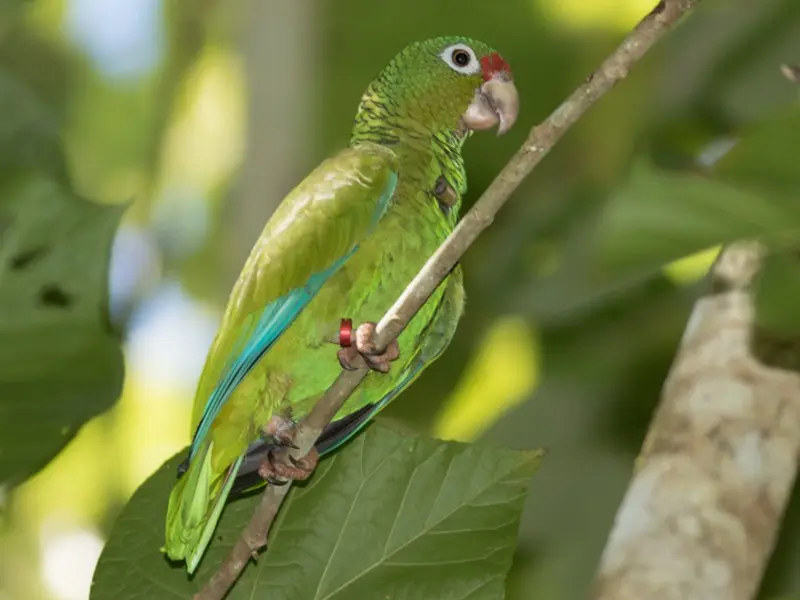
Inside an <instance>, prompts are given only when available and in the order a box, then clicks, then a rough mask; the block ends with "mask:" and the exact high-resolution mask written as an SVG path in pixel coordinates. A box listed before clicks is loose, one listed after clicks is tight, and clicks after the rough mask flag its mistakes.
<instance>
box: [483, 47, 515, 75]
mask: <svg viewBox="0 0 800 600" xmlns="http://www.w3.org/2000/svg"><path fill="white" fill-rule="evenodd" d="M481 70H482V71H483V78H484V79H485V80H486V81H489V80H490V79H491V78H492V77H493V76H494V75H495V73H503V72H505V73H511V67H509V66H508V63H507V62H506V61H505V60H504V59H503V57H502V56H500V55H499V54H498V53H497V52H492V53H491V54H487V55H486V56H484V57H482V58H481Z"/></svg>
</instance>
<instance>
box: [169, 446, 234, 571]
mask: <svg viewBox="0 0 800 600" xmlns="http://www.w3.org/2000/svg"><path fill="white" fill-rule="evenodd" d="M213 447H214V442H212V441H208V442H206V443H205V444H204V445H203V446H202V447H201V448H200V449H199V450H198V452H197V453H196V454H195V455H194V457H193V458H192V461H191V464H190V465H189V469H188V470H187V472H186V473H185V474H184V475H183V477H181V478H180V479H179V480H178V482H177V483H176V484H175V487H174V488H173V490H172V493H171V494H170V496H169V507H168V508H167V530H166V541H165V544H164V548H162V551H163V552H165V553H166V555H167V557H169V558H170V559H171V560H185V561H186V570H187V571H188V572H189V574H190V575H191V574H192V573H194V570H195V569H196V568H197V565H198V563H199V562H200V559H201V558H202V556H203V553H204V552H205V550H206V547H207V546H208V543H209V542H210V541H211V536H212V535H213V533H214V529H215V528H216V526H217V521H219V517H220V515H221V514H222V508H223V507H224V506H225V500H226V498H227V497H228V494H229V493H230V491H231V486H233V482H234V481H235V480H236V474H237V473H238V471H239V467H240V466H241V464H242V461H243V460H244V458H245V454H242V455H241V456H240V457H239V458H237V459H236V461H234V463H233V464H232V465H231V466H230V467H228V469H227V471H225V472H224V473H223V474H220V475H216V476H215V474H214V472H213V469H212V466H211V451H212V449H213Z"/></svg>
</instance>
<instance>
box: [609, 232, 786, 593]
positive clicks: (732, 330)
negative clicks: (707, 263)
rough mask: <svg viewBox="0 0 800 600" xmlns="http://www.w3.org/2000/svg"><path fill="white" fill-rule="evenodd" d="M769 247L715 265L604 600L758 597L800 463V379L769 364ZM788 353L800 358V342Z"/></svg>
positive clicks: (617, 530)
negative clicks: (758, 300) (760, 317)
mask: <svg viewBox="0 0 800 600" xmlns="http://www.w3.org/2000/svg"><path fill="white" fill-rule="evenodd" d="M763 252H764V251H763V249H762V248H761V246H760V245H758V244H756V243H738V244H734V245H732V246H730V247H729V248H727V249H726V250H725V251H724V252H723V253H722V254H721V256H720V258H719V259H718V260H717V262H716V263H715V265H714V267H713V268H712V272H711V278H712V288H713V289H712V292H711V293H709V295H707V296H706V297H704V298H702V299H701V300H699V301H698V302H697V304H696V305H695V307H694V311H693V313H692V315H691V317H690V319H689V323H688V325H687V327H686V331H685V333H684V337H683V341H682V343H681V348H680V350H679V351H678V354H677V356H676V358H675V362H674V364H673V367H672V371H671V373H670V374H669V376H668V378H667V380H666V382H665V384H664V389H663V392H662V398H661V405H660V406H659V408H658V410H657V412H656V414H655V416H654V418H653V422H652V424H651V426H650V432H649V433H648V435H647V438H646V440H645V443H644V446H643V448H642V452H641V455H640V456H639V458H638V460H637V464H636V473H635V475H634V477H633V479H632V481H631V484H630V486H629V488H628V492H627V494H626V496H625V498H624V500H623V502H622V505H621V506H620V508H619V511H618V512H617V517H616V521H615V524H614V528H613V530H612V532H611V535H610V537H609V539H608V542H607V545H606V548H605V551H604V553H603V557H602V559H601V563H600V568H599V571H598V574H597V577H596V580H595V587H594V594H593V598H594V599H595V600H612V599H613V600H629V599H630V600H633V599H636V600H638V599H640V598H648V599H652V600H678V599H680V600H749V599H751V598H754V597H755V594H756V592H757V591H758V586H759V583H760V581H761V577H762V575H763V572H764V568H765V566H766V563H767V560H768V558H769V556H770V554H771V552H772V548H773V545H774V542H775V538H776V534H777V531H778V527H779V523H780V519H781V515H782V514H783V512H784V509H785V507H786V503H787V502H788V497H789V493H790V491H791V489H792V484H793V482H794V478H795V473H796V471H797V466H798V464H797V463H798V457H800V373H798V372H797V371H794V370H792V369H790V368H788V367H783V368H781V367H778V368H772V367H769V366H767V365H766V364H764V363H765V362H773V361H772V360H770V359H768V358H767V354H766V352H764V351H765V350H767V351H768V350H769V346H770V345H772V343H771V342H770V340H769V339H768V338H767V336H765V335H763V334H762V333H761V332H760V329H759V328H758V327H757V325H756V321H755V317H756V314H755V309H754V298H753V289H752V287H753V283H754V279H755V277H756V275H757V273H758V270H759V268H760V265H761V261H762V258H763ZM780 350H781V352H782V353H783V354H784V355H785V354H786V353H787V351H788V352H789V353H792V354H793V355H794V357H795V358H797V357H798V356H800V346H798V344H797V343H795V344H794V345H793V346H787V344H786V343H785V341H782V342H781V343H780ZM756 354H757V355H758V356H759V358H756ZM783 358H786V357H785V356H784V357H783Z"/></svg>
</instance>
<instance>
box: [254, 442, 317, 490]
mask: <svg viewBox="0 0 800 600" xmlns="http://www.w3.org/2000/svg"><path fill="white" fill-rule="evenodd" d="M287 458H288V460H287V461H285V462H284V461H283V460H278V457H277V456H275V455H274V454H273V453H272V452H270V453H269V454H268V455H267V458H266V460H265V461H264V462H263V463H261V465H260V466H259V467H258V474H259V476H261V477H262V478H263V479H266V480H267V482H268V483H270V484H272V485H286V484H287V483H288V482H289V480H290V479H291V480H293V481H305V480H306V479H308V478H309V477H310V476H311V473H313V472H314V469H315V468H316V467H317V462H318V461H319V452H317V450H316V448H312V449H311V451H310V452H309V453H308V454H306V455H305V456H304V457H303V458H300V459H295V458H293V457H291V456H288V457H287Z"/></svg>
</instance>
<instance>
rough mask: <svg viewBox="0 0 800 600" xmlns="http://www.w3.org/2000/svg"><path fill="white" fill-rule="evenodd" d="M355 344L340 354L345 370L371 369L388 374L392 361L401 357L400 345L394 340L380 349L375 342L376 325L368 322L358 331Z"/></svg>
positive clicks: (340, 360) (340, 362) (343, 349)
mask: <svg viewBox="0 0 800 600" xmlns="http://www.w3.org/2000/svg"><path fill="white" fill-rule="evenodd" d="M355 338H356V339H355V344H353V345H352V346H348V347H346V348H342V349H341V350H339V352H338V357H339V364H340V365H342V368H343V369H346V370H348V371H355V370H356V369H364V368H370V369H372V370H373V371H378V372H380V373H388V372H389V368H390V367H391V363H392V361H395V360H397V359H398V358H399V357H400V345H399V344H398V343H397V340H392V341H391V342H390V343H389V345H388V346H387V347H386V348H385V349H381V348H378V346H377V345H376V344H375V342H374V338H375V323H373V322H371V321H367V322H365V323H362V324H361V325H359V326H358V329H356V335H355Z"/></svg>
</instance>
